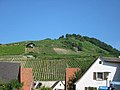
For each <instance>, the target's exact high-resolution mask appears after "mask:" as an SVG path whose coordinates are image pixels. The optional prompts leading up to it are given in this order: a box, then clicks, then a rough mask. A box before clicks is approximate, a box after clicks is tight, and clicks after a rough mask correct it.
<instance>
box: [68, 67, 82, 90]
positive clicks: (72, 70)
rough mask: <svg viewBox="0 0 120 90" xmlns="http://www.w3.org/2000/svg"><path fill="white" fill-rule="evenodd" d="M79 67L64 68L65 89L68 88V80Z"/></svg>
mask: <svg viewBox="0 0 120 90" xmlns="http://www.w3.org/2000/svg"><path fill="white" fill-rule="evenodd" d="M79 70H80V68H66V90H67V88H68V81H69V79H70V78H72V77H73V76H74V73H75V72H78V71H79Z"/></svg>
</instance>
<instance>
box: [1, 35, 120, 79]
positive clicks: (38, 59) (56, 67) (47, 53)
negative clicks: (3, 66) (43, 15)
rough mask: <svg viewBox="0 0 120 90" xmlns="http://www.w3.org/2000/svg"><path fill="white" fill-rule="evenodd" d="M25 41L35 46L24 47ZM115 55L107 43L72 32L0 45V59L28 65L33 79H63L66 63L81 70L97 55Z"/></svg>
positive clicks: (119, 53) (117, 52)
mask: <svg viewBox="0 0 120 90" xmlns="http://www.w3.org/2000/svg"><path fill="white" fill-rule="evenodd" d="M95 42H98V43H95ZM29 43H34V44H35V46H34V47H32V48H30V47H26V45H29ZM99 44H100V45H102V46H100V45H99ZM107 46H108V47H109V48H107ZM113 52H114V53H113ZM116 55H120V51H118V50H116V49H113V48H112V47H110V46H109V45H107V44H105V43H103V42H100V41H98V40H96V39H93V38H88V37H81V36H80V35H75V34H73V35H66V36H65V37H64V36H63V37H61V38H59V39H55V40H51V39H49V38H48V39H45V40H40V41H25V42H24V41H23V42H18V43H11V44H3V45H0V61H6V62H18V63H21V66H22V67H25V68H32V70H33V76H34V80H42V81H53V80H64V78H65V70H66V68H68V67H71V68H80V70H81V71H82V72H84V71H85V70H86V69H87V68H88V67H89V66H90V65H91V64H92V63H93V62H94V60H95V59H96V58H97V57H98V56H107V57H108V56H112V57H113V56H114V57H116ZM31 56H32V57H33V58H30V57H31Z"/></svg>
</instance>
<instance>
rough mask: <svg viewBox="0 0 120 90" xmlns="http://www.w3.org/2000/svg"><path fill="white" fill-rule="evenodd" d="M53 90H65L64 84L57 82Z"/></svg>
mask: <svg viewBox="0 0 120 90" xmlns="http://www.w3.org/2000/svg"><path fill="white" fill-rule="evenodd" d="M53 90H65V82H64V83H63V82H62V81H59V82H58V83H57V85H56V86H55V87H54V88H53Z"/></svg>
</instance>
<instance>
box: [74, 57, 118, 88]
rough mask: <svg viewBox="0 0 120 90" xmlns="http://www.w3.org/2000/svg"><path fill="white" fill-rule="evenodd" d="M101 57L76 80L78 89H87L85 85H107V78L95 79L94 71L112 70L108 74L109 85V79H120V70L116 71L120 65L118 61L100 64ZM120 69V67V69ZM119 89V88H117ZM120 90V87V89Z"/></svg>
mask: <svg viewBox="0 0 120 90" xmlns="http://www.w3.org/2000/svg"><path fill="white" fill-rule="evenodd" d="M99 61H101V60H100V58H98V59H97V60H96V61H95V63H94V64H93V65H92V66H91V67H90V68H89V69H88V71H87V72H86V73H85V74H84V75H83V77H82V78H81V79H80V80H78V82H76V90H85V87H97V88H98V87H99V86H106V80H101V81H97V80H93V72H111V73H109V75H108V80H107V85H108V86H109V81H110V80H111V81H113V80H119V79H118V78H119V75H120V71H119V72H118V71H117V72H116V70H117V69H118V68H120V67H119V64H117V63H107V62H103V63H102V64H99ZM119 70H120V69H119ZM116 90H117V89H116ZM119 90H120V89H119Z"/></svg>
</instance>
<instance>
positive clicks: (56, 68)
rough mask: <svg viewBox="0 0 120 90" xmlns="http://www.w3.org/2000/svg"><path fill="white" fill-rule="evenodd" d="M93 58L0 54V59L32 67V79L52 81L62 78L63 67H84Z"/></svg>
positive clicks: (63, 77)
mask: <svg viewBox="0 0 120 90" xmlns="http://www.w3.org/2000/svg"><path fill="white" fill-rule="evenodd" d="M92 60H94V59H91V58H88V59H86V60H84V59H83V58H76V59H59V60H56V59H55V60H41V59H27V58H25V57H23V56H22V55H21V56H14V55H13V56H7V57H4V56H0V61H8V62H18V63H21V65H22V67H25V68H32V69H33V76H34V80H42V81H53V80H64V79H65V69H66V68H67V67H73V68H76V67H77V68H82V69H86V68H87V67H88V66H89V65H90V64H91V63H92V62H93V61H92Z"/></svg>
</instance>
